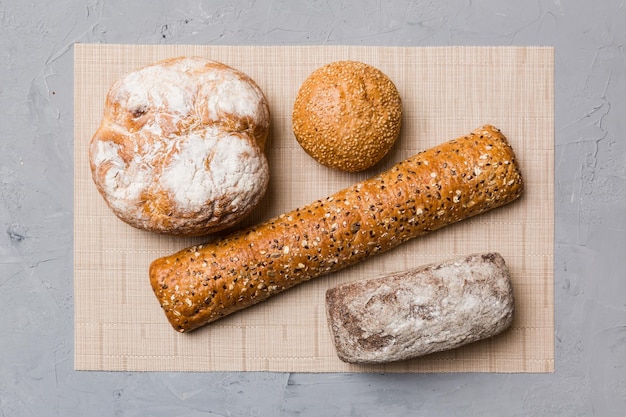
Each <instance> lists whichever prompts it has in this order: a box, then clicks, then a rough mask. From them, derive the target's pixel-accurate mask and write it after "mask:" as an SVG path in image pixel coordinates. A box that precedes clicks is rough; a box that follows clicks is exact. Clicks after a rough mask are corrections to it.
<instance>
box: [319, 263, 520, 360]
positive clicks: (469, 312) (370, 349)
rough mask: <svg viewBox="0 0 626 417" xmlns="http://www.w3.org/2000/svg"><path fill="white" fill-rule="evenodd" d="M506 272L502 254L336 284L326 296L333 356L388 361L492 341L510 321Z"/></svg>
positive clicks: (511, 304)
mask: <svg viewBox="0 0 626 417" xmlns="http://www.w3.org/2000/svg"><path fill="white" fill-rule="evenodd" d="M514 307H515V303H514V298H513V288H512V286H511V279H510V275H509V270H508V268H507V266H506V263H505V261H504V259H503V258H502V256H501V255H500V254H499V253H495V252H492V253H479V254H472V255H469V256H462V257H458V258H455V259H451V260H447V261H444V262H441V263H434V264H431V265H426V266H422V267H419V268H415V269H412V270H409V271H405V272H400V273H394V274H389V275H385V276H381V277H376V278H372V279H368V280H362V281H356V282H351V283H347V284H342V285H338V286H336V287H334V288H331V289H329V290H328V291H327V292H326V315H327V319H328V326H329V328H330V330H331V333H332V336H333V341H334V344H335V348H336V350H337V355H338V356H339V358H340V359H341V360H343V361H344V362H349V363H363V364H374V363H387V362H394V361H399V360H404V359H412V358H416V357H419V356H423V355H426V354H429V353H433V352H440V351H444V350H449V349H454V348H457V347H459V346H462V345H465V344H468V343H472V342H475V341H478V340H482V339H486V338H489V337H492V336H495V335H497V334H499V333H501V332H502V331H504V330H505V329H506V328H507V327H509V325H510V324H511V322H512V320H513V311H514Z"/></svg>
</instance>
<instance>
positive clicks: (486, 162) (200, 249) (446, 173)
mask: <svg viewBox="0 0 626 417" xmlns="http://www.w3.org/2000/svg"><path fill="white" fill-rule="evenodd" d="M522 190H523V180H522V175H521V172H520V169H519V166H518V164H517V161H516V157H515V154H514V152H513V149H512V148H511V146H510V145H509V143H508V141H507V139H506V138H505V137H504V135H502V133H501V132H500V131H499V130H498V129H497V128H495V127H493V126H484V127H481V128H479V129H477V130H475V131H474V132H472V133H471V134H469V135H466V136H463V137H460V138H458V139H455V140H452V141H450V142H446V143H443V144H441V145H439V146H436V147H434V148H431V149H428V150H426V151H423V152H420V153H418V154H417V155H415V156H413V157H411V158H408V159H406V160H404V161H402V162H400V163H398V164H397V165H395V166H394V167H392V168H391V169H389V170H388V171H386V172H384V173H381V174H380V175H378V176H376V177H373V178H371V179H368V180H365V181H362V182H359V183H357V184H355V185H353V186H351V187H349V188H346V189H344V190H341V191H339V192H337V193H335V194H334V195H332V196H330V197H328V198H326V199H324V200H318V201H315V202H313V203H311V204H308V205H306V206H303V207H300V208H297V209H296V210H293V211H291V212H289V213H285V214H282V215H280V216H279V217H277V218H274V219H271V220H268V221H266V222H263V223H261V224H259V225H257V226H253V227H250V228H247V229H244V230H242V231H238V232H235V233H234V234H232V235H229V236H227V237H225V238H223V239H221V240H217V241H214V242H211V243H208V244H205V245H197V246H192V247H190V248H187V249H184V250H182V251H179V252H177V253H174V254H172V255H169V256H165V257H162V258H159V259H156V260H155V261H153V263H152V264H151V266H150V282H151V285H152V288H153V290H154V293H155V295H156V297H157V299H158V300H159V302H160V304H161V306H162V308H163V310H164V312H165V314H166V316H167V318H168V320H169V322H170V323H171V325H172V326H173V327H174V328H175V329H176V330H178V331H180V332H184V331H190V330H193V329H195V328H197V327H200V326H202V325H204V324H206V323H209V322H212V321H214V320H217V319H219V318H220V317H224V316H226V315H228V314H231V313H233V312H235V311H238V310H241V309H243V308H246V307H248V306H251V305H253V304H256V303H258V302H260V301H263V300H265V299H267V298H268V297H270V296H271V295H273V294H276V293H279V292H281V291H283V290H286V289H288V288H290V287H292V286H294V285H296V284H298V283H301V282H303V281H306V280H309V279H311V278H314V277H317V276H320V275H323V274H326V273H329V272H333V271H337V270H340V269H342V268H345V267H347V266H349V265H352V264H354V263H356V262H358V261H360V260H363V259H365V258H367V257H369V256H371V255H375V254H378V253H382V252H385V251H387V250H389V249H391V248H393V247H395V246H397V245H399V244H400V243H402V242H405V241H407V240H409V239H411V238H414V237H417V236H420V235H424V234H426V233H429V232H431V231H433V230H436V229H439V228H441V227H443V226H446V225H449V224H452V223H456V222H458V221H461V220H463V219H466V218H468V217H471V216H474V215H477V214H480V213H483V212H485V211H487V210H490V209H493V208H495V207H498V206H501V205H503V204H506V203H509V202H511V201H513V200H515V199H516V198H518V197H519V196H520V194H521V193H522Z"/></svg>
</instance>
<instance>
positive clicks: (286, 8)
mask: <svg viewBox="0 0 626 417" xmlns="http://www.w3.org/2000/svg"><path fill="white" fill-rule="evenodd" d="M75 42H102V43H150V44H165V43H176V44H189V43H192V44H193V43H198V44H253V45H257V44H258V45H260V44H299V45H304V44H356V45H400V46H423V45H552V46H554V47H555V48H556V49H555V65H556V78H555V79H556V88H555V95H556V104H555V112H556V131H555V134H556V137H555V140H556V151H555V167H556V174H555V175H556V179H555V189H556V190H555V192H556V196H555V198H556V236H555V240H556V243H555V245H556V246H555V269H556V271H555V273H556V278H555V281H556V283H555V302H556V329H555V344H556V371H555V373H554V374H524V375H502V374H434V375H379V374H372V375H369V374H366V375H349V374H348V375H345V374H328V375H326V374H324V375H314V374H281V373H279V374H273V373H206V374H204V373H201V374H184V373H183V374H177V373H100V372H75V371H73V363H72V362H73V360H72V355H73V328H72V321H73V300H72V291H73V290H72V176H73V172H72V169H73V166H72V146H73V137H72V136H73V135H72V129H73V126H72V122H73V120H72V111H73V110H72V108H73V107H72V94H73V91H72V87H73V85H72V83H73V74H72V58H73V54H72V45H73V44H74V43H75ZM625 42H626V5H625V4H624V1H622V0H610V1H608V0H600V1H582V0H580V1H568V0H554V1H543V0H537V1H532V2H530V1H496V0H463V1H462V0H451V1H447V2H439V1H433V0H424V1H416V2H411V1H391V2H382V1H371V0H368V1H354V0H350V1H348V0H342V1H336V2H333V1H317V0H310V1H303V2H294V1H285V0H282V1H278V0H277V1H261V0H258V1H254V0H245V1H244V0H235V1H224V0H220V1H212V2H202V1H199V0H183V1H176V2H173V1H165V0H158V1H135V2H130V1H122V0H88V1H79V0H58V1H55V2H51V1H50V2H44V1H42V0H35V1H30V2H25V1H22V0H0V335H1V336H0V416H7V417H9V416H26V417H29V416H169V417H171V416H192V417H195V416H211V417H215V416H381V415H385V416H407V415H412V416H456V415H459V416H461V415H462V416H505V415H506V416H620V417H624V416H626V276H625V272H624V271H626V54H625V51H624V43H625Z"/></svg>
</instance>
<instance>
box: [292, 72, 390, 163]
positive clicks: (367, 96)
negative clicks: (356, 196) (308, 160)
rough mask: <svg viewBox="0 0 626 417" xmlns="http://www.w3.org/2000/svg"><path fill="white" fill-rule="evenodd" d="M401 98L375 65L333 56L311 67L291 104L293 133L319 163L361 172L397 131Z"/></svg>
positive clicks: (379, 155)
mask: <svg viewBox="0 0 626 417" xmlns="http://www.w3.org/2000/svg"><path fill="white" fill-rule="evenodd" d="M401 120H402V102H401V100H400V95H399V93H398V90H397V89H396V86H395V85H394V84H393V82H392V81H391V80H390V79H389V78H388V77H387V76H386V75H385V74H383V73H382V72H381V71H380V70H378V69H377V68H374V67H372V66H370V65H367V64H364V63H361V62H355V61H337V62H333V63H330V64H328V65H325V66H323V67H321V68H318V69H317V70H315V71H313V73H311V75H310V76H309V77H308V78H307V79H306V80H305V81H304V83H303V84H302V86H301V87H300V90H299V91H298V95H297V96H296V100H295V103H294V107H293V113H292V124H293V132H294V135H295V137H296V139H297V141H298V142H299V143H300V145H301V146H302V148H303V149H304V150H305V151H306V152H307V153H308V154H309V155H311V156H312V157H313V158H315V159H316V160H317V161H318V162H320V163H321V164H323V165H326V166H329V167H332V168H337V169H340V170H343V171H352V172H354V171H362V170H364V169H367V168H370V167H371V166H373V165H374V164H376V163H377V162H378V161H379V160H380V159H381V158H382V157H383V156H385V154H387V152H388V151H389V150H390V149H391V147H392V146H393V144H394V143H395V141H396V139H397V138H398V135H399V134H400V125H401Z"/></svg>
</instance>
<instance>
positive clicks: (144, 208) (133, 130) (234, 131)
mask: <svg viewBox="0 0 626 417" xmlns="http://www.w3.org/2000/svg"><path fill="white" fill-rule="evenodd" d="M269 125H270V113H269V106H268V103H267V100H266V98H265V96H264V94H263V92H262V91H261V89H260V88H259V87H258V85H257V84H256V83H255V82H254V81H253V80H252V79H251V78H250V77H248V76H247V75H246V74H243V73H242V72H240V71H238V70H236V69H234V68H231V67H229V66H227V65H224V64H221V63H218V62H214V61H210V60H207V59H203V58H195V57H194V58H187V57H179V58H172V59H168V60H164V61H160V62H157V63H155V64H153V65H150V66H147V67H144V68H142V69H139V70H137V71H134V72H131V73H129V74H127V75H126V76H124V77H122V78H120V79H119V80H118V81H116V82H115V83H114V84H113V85H112V86H111V88H110V90H109V92H108V95H107V98H106V103H105V109H104V117H103V120H102V123H101V125H100V127H99V129H98V130H97V132H96V133H95V135H94V136H93V138H92V139H91V143H90V147H89V157H90V166H91V171H92V176H93V180H94V182H95V184H96V186H97V188H98V190H99V192H100V194H101V195H102V196H103V197H104V199H105V201H106V203H107V204H108V205H109V207H110V208H111V209H112V210H113V212H114V213H115V214H116V215H117V216H118V217H119V218H120V219H122V220H123V221H125V222H126V223H128V224H130V225H131V226H134V227H137V228H140V229H144V230H149V231H154V232H159V233H166V234H175V235H187V236H192V235H204V234H208V233H212V232H216V231H219V230H222V229H225V228H227V227H229V226H232V225H234V224H235V223H237V222H238V221H240V220H241V219H242V218H244V217H245V216H246V215H248V214H249V213H250V212H251V211H252V210H253V209H254V208H255V207H256V206H257V205H258V203H259V202H260V200H261V198H262V196H263V195H264V193H265V191H266V188H267V184H268V181H269V169H268V163H267V159H266V157H265V155H264V153H263V150H264V146H265V141H266V139H267V136H268V131H269Z"/></svg>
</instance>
